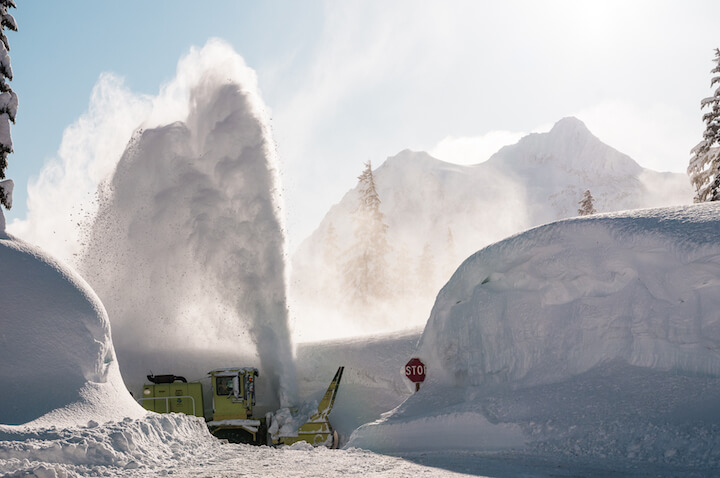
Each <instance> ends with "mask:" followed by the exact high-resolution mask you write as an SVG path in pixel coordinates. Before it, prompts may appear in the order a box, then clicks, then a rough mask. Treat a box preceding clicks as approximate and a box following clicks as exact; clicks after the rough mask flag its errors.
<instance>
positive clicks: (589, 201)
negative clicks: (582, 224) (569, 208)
mask: <svg viewBox="0 0 720 478" xmlns="http://www.w3.org/2000/svg"><path fill="white" fill-rule="evenodd" d="M594 203H595V198H594V197H592V194H590V190H589V189H586V190H585V193H584V194H583V198H582V199H581V200H580V202H579V203H578V204H580V209H578V214H579V215H581V216H589V215H591V214H595V213H596V212H597V211H596V210H595V204H594Z"/></svg>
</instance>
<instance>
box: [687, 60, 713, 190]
mask: <svg viewBox="0 0 720 478" xmlns="http://www.w3.org/2000/svg"><path fill="white" fill-rule="evenodd" d="M713 61H714V62H715V67H714V68H713V69H712V70H711V73H714V74H715V76H713V78H712V79H711V80H710V87H711V88H712V87H713V86H715V85H717V84H719V83H720V48H716V49H715V59H714V60H713ZM704 108H709V111H708V112H707V113H705V114H704V115H703V121H704V122H705V132H704V133H703V140H702V141H700V143H698V145H697V146H695V147H694V148H693V149H692V151H690V154H691V157H690V164H689V165H688V169H687V172H688V175H689V176H690V182H691V183H692V185H693V186H694V187H695V191H696V193H695V202H705V201H719V200H720V87H718V88H717V89H716V90H715V94H714V95H713V96H711V97H709V98H705V99H704V100H702V101H701V102H700V109H704Z"/></svg>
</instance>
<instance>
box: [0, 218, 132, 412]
mask: <svg viewBox="0 0 720 478" xmlns="http://www.w3.org/2000/svg"><path fill="white" fill-rule="evenodd" d="M0 216H2V212H0ZM3 222H4V218H3ZM0 291H2V296H1V299H0V364H2V366H1V367H0V382H1V383H2V384H3V385H2V387H0V403H1V404H2V406H1V407H0V424H7V425H17V424H22V423H26V422H31V421H35V422H36V423H37V424H39V425H42V424H46V425H50V424H51V425H55V426H63V425H65V426H70V425H76V424H86V423H87V422H88V420H89V419H94V420H97V421H105V420H113V419H115V420H118V419H122V418H124V417H135V418H137V417H140V416H142V415H144V413H145V411H144V410H143V409H142V408H141V407H140V406H139V405H138V404H137V403H135V401H134V400H133V399H132V397H131V396H130V394H129V393H128V391H127V389H126V388H125V385H124V384H123V381H122V378H121V377H120V371H119V368H118V362H117V360H116V358H115V351H114V349H113V344H112V340H111V338H110V324H109V321H108V316H107V313H106V312H105V309H104V308H103V305H102V304H101V303H100V300H99V299H98V298H97V296H96V295H95V293H94V292H93V291H92V290H91V289H90V287H89V286H88V285H87V283H86V282H85V281H84V280H83V279H82V278H81V277H80V276H79V275H77V273H75V272H74V271H73V270H72V269H70V268H69V267H68V266H66V265H64V264H61V263H60V262H59V261H57V260H55V259H53V258H52V257H50V256H48V255H47V254H46V253H44V252H43V251H41V250H40V249H38V248H37V247H34V246H31V245H29V244H27V243H25V242H23V241H20V240H18V239H16V238H14V237H12V236H10V235H7V234H5V232H4V230H0Z"/></svg>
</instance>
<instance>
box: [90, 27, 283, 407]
mask: <svg viewBox="0 0 720 478" xmlns="http://www.w3.org/2000/svg"><path fill="white" fill-rule="evenodd" d="M178 98H180V100H178ZM158 118H162V119H163V121H159V120H158ZM151 121H153V122H155V123H154V124H158V123H159V125H158V126H154V127H143V128H140V129H138V130H137V131H136V132H135V134H134V135H133V138H132V139H131V141H130V143H129V144H128V146H127V148H126V150H125V152H124V154H123V155H122V158H121V159H120V161H119V163H118V165H117V168H116V170H115V172H114V174H113V175H112V177H111V178H110V179H109V181H107V182H106V183H105V184H104V185H103V186H102V187H101V188H100V192H99V211H98V215H97V217H96V219H95V221H94V224H93V225H92V227H91V228H90V230H89V231H88V238H87V246H86V249H85V251H84V254H83V257H82V260H81V270H82V273H83V275H84V277H86V278H87V280H88V281H89V282H90V283H91V285H92V286H93V288H94V289H95V291H96V292H97V293H98V295H99V296H100V298H101V299H102V301H103V303H104V304H105V306H106V308H107V310H108V314H109V316H110V320H111V324H112V332H113V340H114V343H115V346H116V349H117V352H118V356H119V360H120V364H121V368H122V372H123V376H124V379H125V381H126V383H128V384H129V385H130V386H131V390H132V386H133V385H137V384H139V383H142V382H141V381H142V380H143V379H144V377H145V375H147V374H148V373H150V372H152V371H157V372H159V373H162V370H169V369H172V370H184V371H185V373H187V374H188V376H203V375H205V374H206V372H207V371H208V370H210V369H212V368H214V367H217V366H218V365H220V364H227V363H228V357H232V363H238V362H240V363H256V362H257V359H255V357H257V358H259V365H260V368H261V371H262V373H263V376H264V377H265V380H264V383H265V384H266V386H267V387H268V389H269V390H270V391H266V392H265V393H263V396H265V397H269V396H271V394H275V396H276V400H275V402H276V403H274V404H275V405H281V406H285V405H288V404H291V403H293V402H294V401H295V398H296V388H297V387H296V381H295V372H294V365H293V360H292V350H291V344H290V334H289V327H288V317H287V301H286V281H285V247H286V243H285V236H284V232H283V224H282V219H281V209H282V205H281V200H280V197H279V190H280V185H279V178H278V163H277V158H276V155H275V151H274V145H273V141H272V138H271V136H270V129H269V126H268V119H267V117H266V114H265V112H264V106H263V104H262V101H261V100H260V97H259V94H258V92H257V88H256V86H255V76H254V73H253V72H252V71H251V70H250V69H249V68H248V67H246V66H245V65H244V63H243V61H242V59H241V58H240V57H239V56H238V55H237V54H236V53H234V52H233V51H232V49H231V48H230V47H229V46H227V45H226V44H224V43H222V42H219V41H211V42H210V43H209V44H208V45H207V46H206V47H205V48H203V49H202V50H200V51H195V50H193V51H191V53H190V55H188V57H187V58H185V59H183V60H182V61H181V62H180V64H179V66H178V78H177V79H176V80H175V81H174V82H173V83H171V84H170V85H169V86H167V87H165V89H164V90H163V92H162V93H161V95H160V97H159V98H157V99H156V100H155V102H154V111H153V112H152V114H151V117H150V119H149V120H148V124H151V123H150V122H151ZM151 369H152V370H151ZM271 405H272V404H271Z"/></svg>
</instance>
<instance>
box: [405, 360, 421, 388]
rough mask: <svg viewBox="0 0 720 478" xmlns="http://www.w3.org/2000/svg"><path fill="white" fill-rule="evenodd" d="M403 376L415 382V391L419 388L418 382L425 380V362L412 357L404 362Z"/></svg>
mask: <svg viewBox="0 0 720 478" xmlns="http://www.w3.org/2000/svg"><path fill="white" fill-rule="evenodd" d="M405 376H406V377H407V378H408V379H409V380H410V381H411V382H413V383H414V384H415V391H416V392H417V391H419V390H420V383H421V382H424V381H425V364H424V363H422V361H421V360H420V359H419V358H416V357H413V358H411V359H410V361H409V362H408V363H406V364H405Z"/></svg>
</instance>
